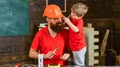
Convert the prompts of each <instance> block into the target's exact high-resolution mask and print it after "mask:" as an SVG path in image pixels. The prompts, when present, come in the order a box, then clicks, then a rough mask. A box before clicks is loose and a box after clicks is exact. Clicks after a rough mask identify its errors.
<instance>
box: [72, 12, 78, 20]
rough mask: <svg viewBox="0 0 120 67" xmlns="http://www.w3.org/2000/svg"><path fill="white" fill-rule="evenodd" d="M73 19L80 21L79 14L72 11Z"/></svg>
mask: <svg viewBox="0 0 120 67" xmlns="http://www.w3.org/2000/svg"><path fill="white" fill-rule="evenodd" d="M71 17H72V19H78V16H77V14H76V13H75V12H73V11H71Z"/></svg>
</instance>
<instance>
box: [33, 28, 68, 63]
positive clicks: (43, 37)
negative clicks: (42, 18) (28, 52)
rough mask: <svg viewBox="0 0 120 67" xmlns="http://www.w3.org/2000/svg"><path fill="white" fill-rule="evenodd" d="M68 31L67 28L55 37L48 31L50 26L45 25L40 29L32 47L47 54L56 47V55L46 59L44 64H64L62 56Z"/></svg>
mask: <svg viewBox="0 0 120 67" xmlns="http://www.w3.org/2000/svg"><path fill="white" fill-rule="evenodd" d="M67 35H68V32H67V31H66V30H63V31H61V32H60V33H58V34H57V36H56V37H55V38H52V37H51V36H50V34H49V33H48V28H47V27H45V28H43V29H41V30H39V31H38V32H37V34H36V36H35V38H34V40H33V42H32V45H31V48H32V49H34V50H36V51H39V50H40V53H41V54H47V53H48V52H49V51H53V50H54V49H55V48H56V47H58V50H57V51H56V55H55V56H54V57H53V58H52V59H44V64H45V65H47V64H61V65H63V64H64V61H63V60H61V59H60V57H61V56H62V55H63V54H64V47H65V42H66V41H65V40H68V39H66V38H68V37H67Z"/></svg>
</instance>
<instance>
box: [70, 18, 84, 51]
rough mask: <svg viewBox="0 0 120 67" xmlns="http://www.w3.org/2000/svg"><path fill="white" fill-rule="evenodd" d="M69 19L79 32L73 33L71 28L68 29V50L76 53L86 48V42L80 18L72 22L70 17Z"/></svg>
mask: <svg viewBox="0 0 120 67" xmlns="http://www.w3.org/2000/svg"><path fill="white" fill-rule="evenodd" d="M69 19H70V21H71V22H72V23H73V24H74V25H75V26H77V28H78V29H79V32H74V31H72V29H71V28H70V29H69V38H70V41H69V42H70V48H71V50H73V51H78V50H81V49H82V48H83V47H85V46H86V40H85V36H84V32H83V28H84V26H83V19H82V18H80V19H77V20H73V19H72V18H71V17H70V18H69Z"/></svg>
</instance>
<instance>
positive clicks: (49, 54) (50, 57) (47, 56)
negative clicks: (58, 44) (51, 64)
mask: <svg viewBox="0 0 120 67" xmlns="http://www.w3.org/2000/svg"><path fill="white" fill-rule="evenodd" d="M54 55H55V52H53V51H49V52H48V53H47V54H44V58H45V59H47V58H49V59H52V58H53V56H54Z"/></svg>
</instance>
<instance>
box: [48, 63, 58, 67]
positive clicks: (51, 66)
mask: <svg viewBox="0 0 120 67" xmlns="http://www.w3.org/2000/svg"><path fill="white" fill-rule="evenodd" d="M48 67H60V64H57V65H50V64H48Z"/></svg>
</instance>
